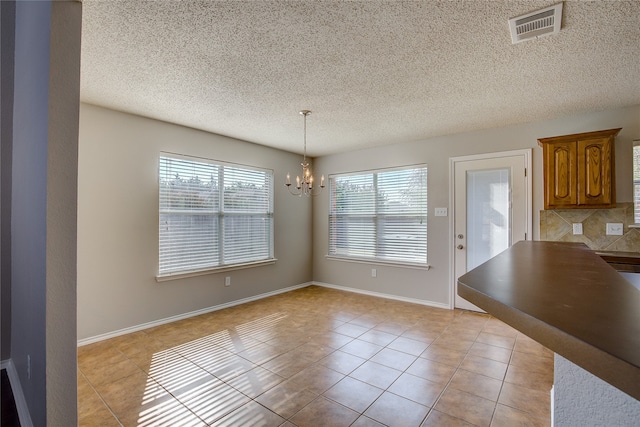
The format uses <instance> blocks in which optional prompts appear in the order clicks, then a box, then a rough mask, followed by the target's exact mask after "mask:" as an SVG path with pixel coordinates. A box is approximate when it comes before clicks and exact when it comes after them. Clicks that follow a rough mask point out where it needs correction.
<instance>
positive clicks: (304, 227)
mask: <svg viewBox="0 0 640 427" xmlns="http://www.w3.org/2000/svg"><path fill="white" fill-rule="evenodd" d="M79 150H80V153H79V188H78V339H79V340H83V339H87V338H90V337H95V336H97V335H101V334H105V333H110V332H114V331H118V330H121V329H124V328H129V327H135V326H138V325H142V324H144V323H148V322H154V321H157V320H160V319H165V318H168V317H171V316H178V315H181V314H184V313H189V312H192V311H197V310H202V309H206V308H208V307H213V306H217V305H221V304H225V303H228V302H232V301H235V300H240V299H243V298H249V297H252V296H255V295H259V294H263V293H267V292H272V291H276V290H278V289H282V288H287V287H290V286H295V285H300V284H303V283H306V282H309V281H310V280H311V243H310V242H311V200H310V199H306V198H300V197H294V196H291V195H289V194H288V192H287V190H286V188H285V186H284V185H283V184H284V181H285V176H286V173H287V171H291V172H292V173H295V172H297V171H298V169H299V167H300V158H301V156H299V155H296V154H291V153H287V152H284V151H279V150H274V149H271V148H267V147H263V146H260V145H255V144H250V143H247V142H243V141H239V140H236V139H232V138H227V137H223V136H219V135H213V134H210V133H206V132H201V131H197V130H194V129H190V128H185V127H181V126H176V125H172V124H168V123H164V122H160V121H156V120H151V119H146V118H142V117H138V116H133V115H130V114H124V113H119V112H115V111H112V110H108V109H104V108H99V107H95V106H92V105H86V104H81V109H80V148H79ZM161 151H169V152H175V153H181V154H186V155H192V156H200V157H205V158H210V159H216V160H223V161H227V162H234V163H241V164H246V165H252V166H258V167H262V168H269V169H273V170H274V178H275V184H276V185H275V195H274V204H275V212H274V226H275V256H276V258H277V259H278V261H277V262H276V263H275V264H274V265H268V266H262V267H255V268H249V269H244V270H235V271H231V272H225V273H218V274H209V275H204V276H198V277H191V278H187V279H181V280H173V281H167V282H162V283H157V282H156V280H155V275H156V273H157V268H158V178H157V169H158V156H159V153H160V152H161ZM225 276H231V286H230V287H227V288H226V287H225V286H224V278H225Z"/></svg>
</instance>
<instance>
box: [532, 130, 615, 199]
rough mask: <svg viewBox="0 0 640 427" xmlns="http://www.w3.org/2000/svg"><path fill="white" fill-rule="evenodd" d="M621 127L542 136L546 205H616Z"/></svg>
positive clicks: (540, 141)
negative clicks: (616, 156) (550, 136)
mask: <svg viewBox="0 0 640 427" xmlns="http://www.w3.org/2000/svg"><path fill="white" fill-rule="evenodd" d="M618 132H620V129H609V130H602V131H598V132H587V133H579V134H574V135H563V136H555V137H552V138H542V139H539V140H538V143H539V144H540V146H541V147H542V156H543V172H544V208H545V209H573V208H581V209H587V208H613V207H615V206H616V187H615V161H614V157H615V137H616V135H617V134H618Z"/></svg>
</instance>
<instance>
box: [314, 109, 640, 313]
mask: <svg viewBox="0 0 640 427" xmlns="http://www.w3.org/2000/svg"><path fill="white" fill-rule="evenodd" d="M425 120H429V117H428V115H425ZM618 127H621V128H622V131H620V133H619V135H618V138H617V140H616V186H617V200H618V201H619V202H630V201H632V200H633V194H632V187H633V186H632V180H633V176H632V171H633V169H632V158H631V157H632V156H631V147H632V140H633V139H634V138H638V137H639V136H640V106H635V107H630V108H625V109H619V110H613V111H603V112H599V113H591V114H582V115H576V116H572V117H564V118H559V119H555V120H549V121H545V122H535V123H527V124H522V125H518V126H510V127H505V128H496V129H487V130H483V131H478V132H469V133H462V134H457V135H450V136H442V137H437V138H430V139H426V140H423V141H416V142H404V143H400V141H398V142H399V143H398V144H394V145H387V146H384V147H379V148H372V149H366V150H360V151H353V152H348V153H342V154H336V155H331V156H325V157H321V158H318V159H317V160H316V167H315V171H314V172H315V173H316V174H320V173H323V174H325V176H326V175H330V174H338V173H345V172H353V171H362V170H370V169H378V168H388V167H398V166H405V165H413V164H422V163H426V164H427V168H428V192H429V194H428V204H429V216H428V225H427V227H428V230H427V233H428V237H427V239H428V253H427V257H428V262H429V264H430V265H431V269H430V270H428V271H426V270H417V269H412V268H403V267H398V266H389V265H384V264H376V263H354V262H344V261H335V260H330V259H327V258H326V254H327V251H328V239H329V228H328V227H329V225H328V212H329V205H328V201H329V198H328V195H323V196H322V197H319V198H317V199H315V202H316V203H315V204H314V212H313V216H314V223H313V246H314V257H313V280H314V281H318V282H323V283H328V284H331V285H337V286H344V287H349V288H353V289H356V290H359V291H363V292H378V293H383V294H388V295H392V296H395V297H398V298H409V299H413V300H418V301H421V302H424V303H426V304H435V305H448V304H449V303H450V301H451V292H450V289H451V285H452V280H453V279H452V278H451V274H450V259H449V258H450V251H451V242H452V236H451V235H450V234H449V218H450V216H451V215H452V212H451V203H450V200H449V194H450V193H449V192H450V188H449V186H450V182H449V159H450V158H451V157H458V156H468V155H472V154H483V153H492V152H500V151H510V150H519V149H528V148H531V149H533V171H530V173H531V172H532V173H533V175H532V177H533V221H532V223H533V231H534V233H533V238H534V239H535V240H539V238H540V235H539V224H540V218H539V212H540V210H541V209H542V205H543V192H542V185H543V184H542V181H543V178H542V149H541V148H540V147H539V146H538V142H537V139H538V138H543V137H548V136H556V135H566V134H572V133H579V132H587V131H592V130H601V129H611V128H618ZM389 142H390V143H392V142H393V141H389ZM436 207H446V208H449V212H448V213H449V216H448V217H436V216H434V208H436ZM372 268H376V270H377V277H371V269H372Z"/></svg>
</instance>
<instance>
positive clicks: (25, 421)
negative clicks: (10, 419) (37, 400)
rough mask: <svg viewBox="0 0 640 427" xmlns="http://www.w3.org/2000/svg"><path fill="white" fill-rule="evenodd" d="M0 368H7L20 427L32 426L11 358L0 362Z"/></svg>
mask: <svg viewBox="0 0 640 427" xmlns="http://www.w3.org/2000/svg"><path fill="white" fill-rule="evenodd" d="M0 368H1V369H6V370H7V375H8V376H9V382H10V383H11V391H12V392H13V400H14V401H15V402H16V409H17V411H18V418H19V419H20V425H21V426H22V427H33V422H32V421H31V414H29V407H28V406H27V401H26V400H25V398H24V392H23V391H22V384H20V377H19V376H18V371H16V367H15V365H14V364H13V360H11V359H9V360H3V361H2V362H0Z"/></svg>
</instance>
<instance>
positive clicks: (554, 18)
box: [509, 3, 562, 44]
mask: <svg viewBox="0 0 640 427" xmlns="http://www.w3.org/2000/svg"><path fill="white" fill-rule="evenodd" d="M561 22H562V3H558V4H556V5H553V6H550V7H547V8H544V9H540V10H537V11H535V12H531V13H527V14H526V15H522V16H517V17H515V18H511V19H509V29H510V30H511V42H512V43H513V44H516V43H520V42H523V41H525V40H531V39H537V38H538V37H544V36H549V35H551V34H556V33H558V32H559V31H560V24H561Z"/></svg>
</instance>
